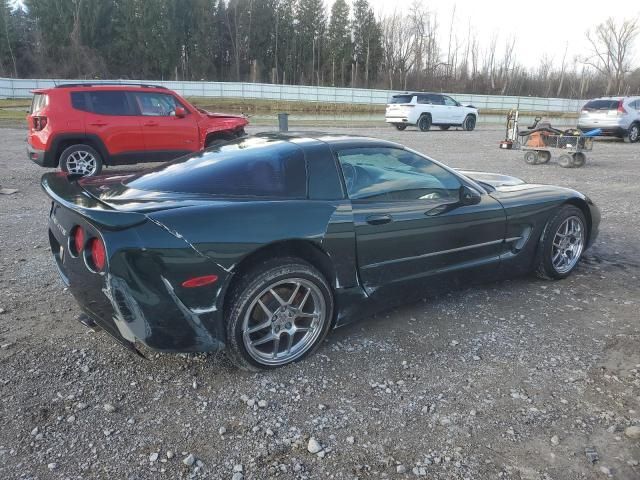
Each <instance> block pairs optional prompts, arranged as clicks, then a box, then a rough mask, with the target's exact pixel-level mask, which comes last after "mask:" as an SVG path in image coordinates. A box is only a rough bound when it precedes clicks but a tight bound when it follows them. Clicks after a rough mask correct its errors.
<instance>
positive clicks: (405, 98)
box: [389, 95, 413, 103]
mask: <svg viewBox="0 0 640 480" xmlns="http://www.w3.org/2000/svg"><path fill="white" fill-rule="evenodd" d="M412 98H413V95H394V96H393V97H391V100H390V101H389V103H411V99H412Z"/></svg>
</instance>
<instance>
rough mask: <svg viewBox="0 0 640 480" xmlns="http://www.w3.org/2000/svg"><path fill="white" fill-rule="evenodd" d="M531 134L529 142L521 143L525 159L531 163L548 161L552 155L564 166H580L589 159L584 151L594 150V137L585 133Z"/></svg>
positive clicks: (537, 163) (536, 163)
mask: <svg viewBox="0 0 640 480" xmlns="http://www.w3.org/2000/svg"><path fill="white" fill-rule="evenodd" d="M533 135H534V134H530V135H529V138H528V139H527V142H526V143H524V142H522V143H521V146H520V149H521V150H524V161H525V162H527V163H528V164H529V165H540V164H543V163H548V162H549V160H551V156H552V154H553V156H556V157H557V158H558V164H559V165H560V166H561V167H563V168H579V167H582V166H583V165H584V164H585V163H586V161H587V155H586V154H585V153H584V152H590V151H591V150H593V138H592V137H585V136H584V135H552V134H544V133H540V135H539V136H537V137H538V138H535V137H534V138H532V136H533Z"/></svg>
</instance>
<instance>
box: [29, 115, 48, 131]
mask: <svg viewBox="0 0 640 480" xmlns="http://www.w3.org/2000/svg"><path fill="white" fill-rule="evenodd" d="M32 118H33V129H34V130H35V131H36V132H39V131H40V130H43V129H44V127H46V126H47V117H43V116H34V117H32Z"/></svg>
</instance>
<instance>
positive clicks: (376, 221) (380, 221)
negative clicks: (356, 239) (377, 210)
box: [367, 214, 393, 225]
mask: <svg viewBox="0 0 640 480" xmlns="http://www.w3.org/2000/svg"><path fill="white" fill-rule="evenodd" d="M392 221H393V218H392V217H391V215H387V214H384V215H369V216H368V217H367V223H368V224H369V225H384V224H385V223H390V222H392Z"/></svg>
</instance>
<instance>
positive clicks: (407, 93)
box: [393, 92, 445, 97]
mask: <svg viewBox="0 0 640 480" xmlns="http://www.w3.org/2000/svg"><path fill="white" fill-rule="evenodd" d="M403 95H411V96H412V97H413V96H415V95H445V94H444V93H438V92H404V93H396V94H394V95H393V96H394V97H401V96H403Z"/></svg>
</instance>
